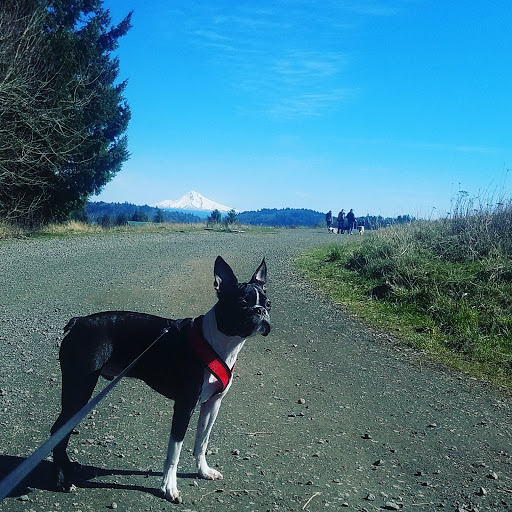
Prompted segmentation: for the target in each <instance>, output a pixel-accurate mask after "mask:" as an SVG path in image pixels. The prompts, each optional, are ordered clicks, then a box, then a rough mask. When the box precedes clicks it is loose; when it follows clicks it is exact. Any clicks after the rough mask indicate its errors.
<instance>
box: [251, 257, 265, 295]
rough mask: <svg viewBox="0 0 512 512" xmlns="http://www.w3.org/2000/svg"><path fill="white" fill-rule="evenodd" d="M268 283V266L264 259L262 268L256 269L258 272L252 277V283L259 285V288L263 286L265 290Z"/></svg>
mask: <svg viewBox="0 0 512 512" xmlns="http://www.w3.org/2000/svg"><path fill="white" fill-rule="evenodd" d="M266 282H267V264H266V263H265V258H263V260H262V262H261V263H260V266H259V267H258V268H257V269H256V272H254V275H253V276H252V279H251V283H254V284H257V285H258V286H261V287H262V288H263V289H264V290H265V289H266V288H265V283H266Z"/></svg>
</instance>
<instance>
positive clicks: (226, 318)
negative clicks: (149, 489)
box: [51, 256, 271, 501]
mask: <svg viewBox="0 0 512 512" xmlns="http://www.w3.org/2000/svg"><path fill="white" fill-rule="evenodd" d="M266 280H267V265H266V263H265V259H263V261H262V262H261V264H260V265H259V267H258V268H257V270H256V271H255V272H254V274H253V276H252V278H251V280H250V281H249V282H247V283H239V282H238V279H237V278H236V276H235V274H234V273H233V270H232V269H231V267H230V266H229V265H228V264H227V263H226V262H225V261H224V260H223V259H222V257H220V256H219V257H217V259H216V261H215V266H214V288H215V290H216V292H217V302H216V304H215V305H214V306H213V307H212V308H211V309H210V310H209V311H208V312H207V313H206V314H205V315H204V316H199V317H197V318H194V319H192V318H185V319H181V320H171V319H167V318H162V317H158V316H153V315H149V314H144V313H135V312H130V311H107V312H101V313H96V314H92V315H89V316H84V317H75V318H72V319H71V320H70V321H69V323H68V324H67V325H66V327H65V329H64V332H65V336H64V338H63V341H62V344H61V347H60V351H59V360H60V366H61V371H62V411H61V413H60V415H59V417H58V418H57V420H56V422H55V424H54V425H53V427H52V428H51V432H52V434H53V433H54V432H56V431H57V430H58V429H59V428H60V427H61V426H62V425H63V424H64V423H66V421H67V420H69V419H70V418H71V417H72V416H73V415H74V414H75V413H76V412H77V411H78V410H80V409H81V408H82V407H83V406H84V405H85V404H86V403H87V402H88V400H89V399H90V397H91V395H92V392H93V390H94V388H95V386H96V384H97V381H98V379H99V377H100V375H101V376H103V377H105V378H107V379H109V380H112V379H113V378H114V377H115V376H116V375H118V374H119V373H121V371H122V370H123V369H124V368H126V367H127V366H128V364H129V363H131V362H132V361H133V360H134V359H135V358H136V357H137V356H138V355H139V354H140V353H142V351H143V350H144V349H145V348H147V347H148V346H149V345H150V344H151V343H152V342H153V341H154V340H155V339H156V338H157V337H158V336H159V335H161V334H162V333H163V332H164V330H165V329H168V331H167V332H166V333H164V334H163V335H162V337H161V339H159V340H158V342H157V343H155V345H154V346H153V347H151V349H150V350H149V351H148V352H147V353H146V354H145V355H144V356H143V357H142V358H141V359H140V360H139V361H138V362H137V363H136V364H135V366H134V367H133V368H132V369H131V370H130V371H129V373H128V374H127V376H128V377H134V378H137V379H140V380H142V381H144V382H146V384H148V385H149V386H150V387H151V388H152V389H154V390H155V391H157V392H158V393H160V394H162V395H163V396H165V397H167V398H170V399H172V400H174V414H173V419H172V427H171V434H170V440H169V445H168V449H167V458H166V459H165V464H164V470H163V479H162V484H161V487H160V489H161V491H162V493H163V496H164V497H165V498H166V499H167V500H169V501H175V500H178V499H179V491H178V486H177V480H176V473H177V467H178V460H179V456H180V451H181V448H182V445H183V439H184V437H185V432H186V430H187V428H188V424H189V421H190V419H191V416H192V413H193V412H194V409H195V407H196V405H197V404H198V403H200V404H201V406H200V413H199V419H198V424H197V434H196V440H195V445H194V457H195V460H196V464H197V469H198V473H199V476H200V477H201V478H205V479H209V480H220V479H222V478H223V476H222V474H221V473H219V472H218V471H216V470H215V469H212V468H210V467H209V466H208V464H207V462H206V448H207V445H208V439H209V437H210V432H211V430H212V427H213V424H214V422H215V419H216V417H217V414H218V412H219V408H220V405H221V402H222V399H223V397H224V396H225V395H226V393H227V392H228V390H229V388H230V387H231V384H232V378H231V377H232V370H233V367H234V365H235V362H236V359H237V356H238V353H239V352H240V350H241V348H242V347H243V345H244V342H245V340H246V338H249V337H250V336H253V335H256V334H261V335H263V336H267V335H268V334H269V332H270V330H271V324H270V315H269V312H270V300H269V299H268V298H267V293H266ZM69 437H70V435H69V434H68V436H67V437H66V438H65V439H63V441H62V442H60V443H59V444H58V445H57V446H56V447H55V449H54V450H53V460H54V465H55V467H56V486H57V489H58V490H61V491H64V492H70V491H71V490H72V489H73V468H74V466H76V463H72V462H71V461H70V460H69V457H68V455H67V453H66V448H67V445H68V442H69Z"/></svg>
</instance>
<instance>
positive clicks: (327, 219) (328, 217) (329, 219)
mask: <svg viewBox="0 0 512 512" xmlns="http://www.w3.org/2000/svg"><path fill="white" fill-rule="evenodd" d="M325 223H326V224H327V232H329V231H330V227H331V224H332V211H331V210H329V211H328V212H327V213H326V214H325Z"/></svg>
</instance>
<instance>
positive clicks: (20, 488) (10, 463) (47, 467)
mask: <svg viewBox="0 0 512 512" xmlns="http://www.w3.org/2000/svg"><path fill="white" fill-rule="evenodd" d="M24 460H25V459H24V458H23V457H14V456H10V455H0V481H1V480H3V479H4V478H5V477H6V476H7V475H8V474H9V473H10V472H11V471H13V470H14V469H15V468H16V467H17V466H18V465H19V464H21V463H22V462H23V461H24ZM112 475H119V476H125V475H135V476H144V477H147V478H148V477H161V476H162V473H161V472H156V471H138V470H124V469H104V468H98V467H96V466H82V465H79V464H77V466H76V469H75V472H74V477H75V478H74V479H75V485H76V487H79V488H83V489H87V488H89V489H119V490H125V491H139V492H147V493H148V494H153V495H154V496H157V497H159V498H161V497H162V493H161V492H160V490H159V489H158V488H157V487H146V486H143V485H130V484H120V483H117V482H101V481H93V479H95V478H100V479H101V477H106V476H112ZM197 477H198V475H197V473H179V474H178V478H197ZM31 489H41V490H46V491H52V492H55V491H56V489H55V468H54V465H53V463H51V462H49V461H46V460H44V461H42V462H41V463H39V464H38V465H37V466H36V467H35V468H34V470H33V471H32V472H31V473H30V474H29V475H28V476H27V477H25V478H24V479H23V481H22V482H21V483H20V484H18V485H17V486H16V487H15V488H14V489H13V490H12V491H11V492H10V493H9V494H8V497H11V498H17V497H20V496H22V495H24V494H28V493H29V492H30V490H31Z"/></svg>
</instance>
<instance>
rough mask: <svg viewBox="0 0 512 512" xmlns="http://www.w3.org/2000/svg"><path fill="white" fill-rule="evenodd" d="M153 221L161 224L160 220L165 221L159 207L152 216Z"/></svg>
mask: <svg viewBox="0 0 512 512" xmlns="http://www.w3.org/2000/svg"><path fill="white" fill-rule="evenodd" d="M153 222H155V223H156V224H161V223H162V222H165V216H164V212H163V211H162V210H160V208H158V209H157V211H156V213H155V217H154V218H153Z"/></svg>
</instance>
